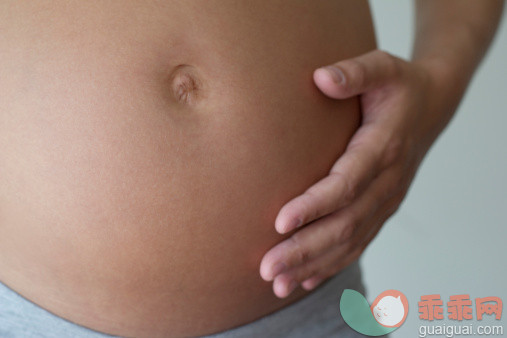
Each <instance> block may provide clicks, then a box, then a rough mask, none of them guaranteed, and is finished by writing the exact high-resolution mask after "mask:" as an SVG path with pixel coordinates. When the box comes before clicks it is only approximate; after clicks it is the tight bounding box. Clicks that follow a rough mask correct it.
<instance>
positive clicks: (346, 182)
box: [331, 171, 358, 204]
mask: <svg viewBox="0 0 507 338" xmlns="http://www.w3.org/2000/svg"><path fill="white" fill-rule="evenodd" d="M331 174H332V175H334V176H335V177H337V178H338V179H339V180H341V181H342V182H343V186H344V190H343V195H342V196H341V198H342V200H343V202H344V203H345V204H349V203H350V202H352V201H353V200H354V199H355V198H356V197H357V194H358V189H357V187H356V186H355V184H353V182H352V179H351V178H350V176H349V175H347V174H344V173H343V172H340V171H333V172H332V173H331Z"/></svg>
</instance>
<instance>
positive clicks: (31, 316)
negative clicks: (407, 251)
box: [0, 262, 364, 338]
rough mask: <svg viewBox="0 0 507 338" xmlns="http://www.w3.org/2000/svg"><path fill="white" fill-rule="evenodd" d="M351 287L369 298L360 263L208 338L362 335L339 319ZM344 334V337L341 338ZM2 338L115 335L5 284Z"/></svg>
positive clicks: (0, 296)
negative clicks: (344, 294)
mask: <svg viewBox="0 0 507 338" xmlns="http://www.w3.org/2000/svg"><path fill="white" fill-rule="evenodd" d="M345 288H350V289H355V290H357V291H359V292H361V293H363V294H364V287H363V284H362V281H361V271H360V269H359V265H358V262H354V263H352V264H351V265H349V266H348V267H347V268H346V269H344V270H342V271H341V272H340V273H339V274H337V275H335V276H333V277H332V278H330V279H328V280H327V281H325V282H324V284H323V285H321V286H320V287H319V288H318V289H317V290H315V291H314V292H312V293H311V294H309V295H308V296H305V297H304V298H303V299H301V300H298V301H296V302H295V303H293V304H291V305H289V306H287V307H285V308H283V309H281V310H279V311H276V312H274V313H272V314H270V315H267V316H265V317H263V318H261V319H259V320H256V321H254V322H251V323H249V324H246V325H243V326H240V327H237V328H233V329H231V330H227V331H224V332H221V333H217V334H213V335H211V336H207V337H210V338H211V337H213V338H227V337H291V338H292V337H359V335H355V332H354V331H352V330H351V329H350V328H349V327H348V326H347V325H346V324H344V323H343V320H342V319H341V316H340V315H339V300H340V296H341V292H342V291H343V289H345ZM337 334H338V335H337ZM0 337H2V338H3V337H6V338H7V337H8V338H31V337H43V338H62V337H73V338H74V337H75V338H105V337H113V336H110V335H107V334H103V333H99V332H96V331H93V330H90V329H88V328H85V327H83V326H80V325H77V324H74V323H72V322H70V321H67V320H66V319H63V318H61V317H58V316H56V315H54V314H52V313H51V312H49V311H46V310H45V309H43V308H41V307H39V306H38V305H36V304H34V303H32V302H31V301H29V300H27V299H26V298H24V297H22V296H21V295H19V294H18V293H16V292H15V291H13V290H12V289H10V288H9V287H7V286H6V285H5V284H3V283H1V282H0Z"/></svg>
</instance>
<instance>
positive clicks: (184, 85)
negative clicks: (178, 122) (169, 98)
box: [170, 65, 203, 105]
mask: <svg viewBox="0 0 507 338" xmlns="http://www.w3.org/2000/svg"><path fill="white" fill-rule="evenodd" d="M170 81H171V91H172V95H173V97H174V99H175V100H176V102H178V103H181V104H187V105H193V104H195V103H196V102H197V101H198V100H199V99H200V98H201V96H202V89H203V88H202V81H201V80H200V79H199V76H198V74H197V70H196V69H195V68H194V67H193V66H191V65H179V66H176V67H175V68H174V70H173V71H172V73H171V77H170Z"/></svg>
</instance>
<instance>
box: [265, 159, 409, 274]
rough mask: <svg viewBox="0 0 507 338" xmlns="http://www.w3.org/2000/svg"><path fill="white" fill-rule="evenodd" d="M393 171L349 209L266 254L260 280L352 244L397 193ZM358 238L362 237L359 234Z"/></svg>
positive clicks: (395, 172) (333, 215)
mask: <svg viewBox="0 0 507 338" xmlns="http://www.w3.org/2000/svg"><path fill="white" fill-rule="evenodd" d="M396 169H397V168H392V169H391V170H386V171H383V172H382V174H381V175H380V176H379V177H378V178H377V179H375V180H374V181H373V182H372V184H371V185H370V186H369V188H368V190H367V191H366V192H365V193H364V194H362V195H361V196H359V197H358V199H357V200H356V201H355V202H354V203H352V204H351V205H349V206H347V207H345V208H343V209H342V210H340V211H337V212H334V213H332V214H330V215H328V216H325V217H322V218H320V219H318V220H316V221H314V222H313V223H311V224H309V225H307V226H305V227H304V228H302V229H300V230H299V231H297V232H295V233H294V234H293V235H292V236H291V237H289V238H288V239H286V240H284V241H283V242H281V243H280V244H278V245H276V246H275V247H274V248H272V249H271V250H269V251H268V252H267V253H266V254H265V255H264V257H263V259H262V261H261V266H260V274H261V277H262V278H263V279H264V280H266V281H271V280H273V279H274V278H275V276H276V275H277V274H280V273H282V272H284V271H287V270H289V269H291V268H293V267H295V266H299V265H301V264H304V263H309V262H310V261H312V260H313V259H314V258H316V257H319V256H322V255H324V254H325V253H326V252H327V251H328V250H330V248H333V247H334V248H335V247H336V246H338V245H341V244H344V243H348V242H351V241H353V239H354V236H356V235H357V234H358V229H359V230H361V226H362V224H364V223H365V222H366V221H367V220H368V219H369V218H370V217H371V216H372V215H374V214H375V213H376V212H377V210H378V209H379V208H381V207H382V206H383V205H384V203H385V202H386V201H387V200H389V199H390V198H391V197H392V196H393V195H394V194H395V193H396V192H397V190H398V186H399V182H398V177H399V170H396ZM359 235H361V236H364V234H362V233H361V232H360V231H359ZM280 267H282V268H280Z"/></svg>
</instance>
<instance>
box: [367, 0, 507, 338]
mask: <svg viewBox="0 0 507 338" xmlns="http://www.w3.org/2000/svg"><path fill="white" fill-rule="evenodd" d="M370 5H371V7H372V11H373V17H374V22H375V27H376V32H377V39H378V43H379V48H381V49H384V50H386V51H388V52H391V53H392V54H394V55H397V56H400V57H403V58H405V59H406V58H408V57H409V55H410V50H411V46H412V42H413V32H414V16H413V3H412V2H411V1H408V0H404V1H401V0H390V1H388V0H384V1H372V0H370ZM505 12H506V11H505V10H504V15H503V20H507V19H506V17H507V15H506V14H505ZM506 105H507V23H505V22H504V23H503V24H501V25H500V28H499V31H498V32H497V35H496V37H495V40H494V41H493V44H492V46H491V48H490V50H489V52H488V54H487V55H486V57H485V58H484V60H483V62H482V64H481V65H480V67H479V69H478V70H477V72H476V73H475V76H474V78H473V80H472V82H471V84H470V87H469V88H468V91H467V93H466V96H465V98H464V99H463V101H462V103H461V105H460V107H459V108H458V110H457V112H456V115H455V116H454V118H453V120H452V121H451V123H450V124H449V125H448V127H447V128H446V130H445V131H444V132H443V134H441V136H440V137H439V139H438V140H437V142H436V143H435V144H434V145H433V147H432V149H431V150H430V152H429V153H428V155H427V156H426V158H425V160H424V162H423V163H422V166H421V168H420V170H419V172H418V174H417V176H416V178H415V180H414V182H413V184H412V186H411V188H410V190H409V193H408V195H407V197H406V199H405V201H404V202H403V203H402V205H401V207H400V209H399V210H398V212H397V213H396V214H395V215H394V216H393V217H392V218H391V219H390V220H389V221H388V222H386V224H385V225H384V227H383V228H382V230H381V231H380V233H379V235H378V236H377V237H376V239H375V240H374V241H373V242H372V243H371V244H370V246H369V247H368V248H367V249H366V251H365V253H364V255H363V256H362V258H361V260H360V262H361V265H362V267H363V273H364V281H365V283H366V286H367V292H368V294H367V299H368V301H369V302H372V301H373V300H374V298H375V297H376V296H377V295H378V294H379V293H381V292H382V291H384V290H387V289H397V290H399V291H402V292H403V293H404V294H405V295H406V296H407V298H408V301H409V313H408V316H407V319H406V322H405V323H404V324H403V326H402V327H401V328H400V329H398V330H397V331H395V332H394V333H392V334H391V336H392V337H393V338H402V337H403V338H405V337H418V335H419V327H420V326H421V325H443V324H446V325H470V324H473V325H474V326H477V325H503V329H504V336H507V313H503V315H502V319H501V320H500V321H499V322H498V321H494V320H483V322H482V323H481V322H478V321H476V315H475V304H474V303H473V305H474V311H473V315H474V317H473V320H471V321H463V322H462V323H459V322H456V321H449V320H447V312H446V311H447V306H446V305H445V303H446V302H447V301H448V300H449V296H451V295H457V294H469V295H470V298H471V299H472V301H473V300H474V298H476V297H487V296H498V297H501V298H502V299H503V301H504V303H505V304H504V312H506V311H507V246H506V239H507V219H506V218H507V178H506V176H507V150H506V147H507V132H506V131H507V127H506V125H507V109H506ZM428 294H440V295H441V296H442V300H443V301H444V318H445V320H444V321H434V322H427V321H423V320H420V319H419V313H418V310H419V309H418V306H417V302H418V301H419V300H420V297H421V296H422V295H428ZM441 337H442V336H441ZM462 337H471V336H462ZM482 337H484V336H482Z"/></svg>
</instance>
